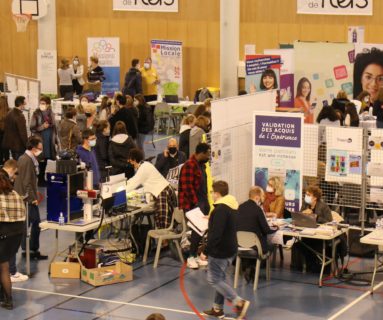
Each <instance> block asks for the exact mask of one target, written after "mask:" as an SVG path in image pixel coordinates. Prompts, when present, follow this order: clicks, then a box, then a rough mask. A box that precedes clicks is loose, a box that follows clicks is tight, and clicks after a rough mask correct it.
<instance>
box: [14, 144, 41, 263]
mask: <svg viewBox="0 0 383 320" xmlns="http://www.w3.org/2000/svg"><path fill="white" fill-rule="evenodd" d="M42 152H43V142H42V140H41V138H40V137H37V136H30V137H29V139H28V142H27V150H26V151H25V153H24V154H23V155H22V156H21V157H20V158H19V160H18V161H17V168H18V172H19V174H18V175H17V177H16V180H15V190H16V192H17V193H18V194H20V195H23V196H24V195H26V196H27V198H26V199H25V201H26V202H27V203H28V218H29V224H30V226H31V237H30V250H31V258H32V259H36V260H47V259H48V256H46V255H42V254H41V253H40V231H41V229H40V222H41V219H40V211H39V207H38V204H39V201H38V199H39V196H38V193H37V177H38V175H39V170H40V169H39V162H38V158H39V156H40V155H41V154H42ZM21 248H22V250H23V254H22V255H23V257H25V256H26V253H25V248H26V236H25V234H24V235H23V240H22V242H21Z"/></svg>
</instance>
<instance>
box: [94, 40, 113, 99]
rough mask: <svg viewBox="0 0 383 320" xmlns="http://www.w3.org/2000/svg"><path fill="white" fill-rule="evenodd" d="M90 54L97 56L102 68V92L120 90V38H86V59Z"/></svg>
mask: <svg viewBox="0 0 383 320" xmlns="http://www.w3.org/2000/svg"><path fill="white" fill-rule="evenodd" d="M91 56H96V57H98V63H99V65H100V67H102V69H103V70H104V74H105V80H104V81H103V83H102V94H107V93H113V92H115V91H119V90H120V38H88V61H89V58H90V57H91Z"/></svg>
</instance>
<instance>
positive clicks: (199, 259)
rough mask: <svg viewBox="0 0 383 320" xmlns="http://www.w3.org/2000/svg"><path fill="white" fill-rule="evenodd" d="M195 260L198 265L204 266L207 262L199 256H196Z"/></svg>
mask: <svg viewBox="0 0 383 320" xmlns="http://www.w3.org/2000/svg"><path fill="white" fill-rule="evenodd" d="M196 262H197V263H198V266H200V267H206V266H207V265H208V264H209V262H208V261H207V260H206V259H202V258H201V257H198V258H196Z"/></svg>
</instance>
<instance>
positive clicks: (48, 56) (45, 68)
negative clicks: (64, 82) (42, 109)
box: [37, 49, 57, 94]
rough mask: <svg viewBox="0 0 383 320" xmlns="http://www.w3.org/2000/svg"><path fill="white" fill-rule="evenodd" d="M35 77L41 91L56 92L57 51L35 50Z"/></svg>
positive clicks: (45, 92)
mask: <svg viewBox="0 0 383 320" xmlns="http://www.w3.org/2000/svg"><path fill="white" fill-rule="evenodd" d="M37 78H38V79H39V80H40V85H41V92H42V93H44V94H57V51H56V50H40V49H39V50H37Z"/></svg>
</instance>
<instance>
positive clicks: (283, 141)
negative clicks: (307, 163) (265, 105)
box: [253, 111, 303, 211]
mask: <svg viewBox="0 0 383 320" xmlns="http://www.w3.org/2000/svg"><path fill="white" fill-rule="evenodd" d="M253 121H254V122H253V184H254V185H258V186H260V187H262V188H263V189H265V188H266V186H267V183H268V180H269V179H270V178H273V177H278V178H279V179H280V180H281V182H282V184H283V186H284V196H285V201H286V202H285V206H286V208H287V209H288V210H290V211H298V210H299V208H300V205H301V195H302V176H303V174H302V168H303V115H302V114H288V113H287V114H283V115H281V114H280V113H275V112H261V111H257V112H254V116H253Z"/></svg>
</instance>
